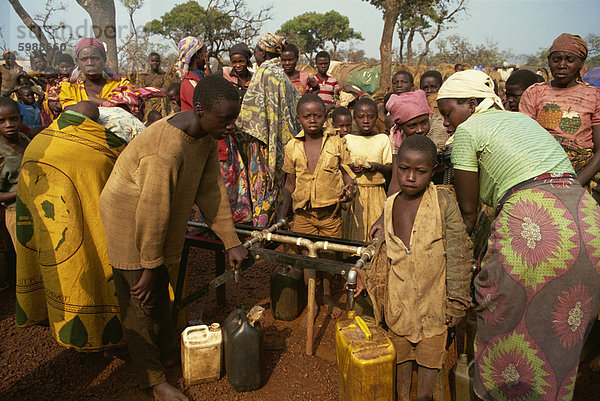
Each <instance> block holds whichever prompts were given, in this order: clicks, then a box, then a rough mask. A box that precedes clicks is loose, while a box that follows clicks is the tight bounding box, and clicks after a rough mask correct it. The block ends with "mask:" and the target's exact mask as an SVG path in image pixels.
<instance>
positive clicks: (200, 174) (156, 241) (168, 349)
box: [99, 75, 247, 400]
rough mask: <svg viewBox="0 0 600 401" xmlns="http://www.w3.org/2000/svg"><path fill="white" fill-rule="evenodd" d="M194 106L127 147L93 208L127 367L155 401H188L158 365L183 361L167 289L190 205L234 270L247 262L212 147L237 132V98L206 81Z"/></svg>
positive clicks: (221, 82) (222, 84) (219, 82)
mask: <svg viewBox="0 0 600 401" xmlns="http://www.w3.org/2000/svg"><path fill="white" fill-rule="evenodd" d="M193 104H194V110H189V111H184V112H181V113H178V114H175V115H173V116H172V117H170V118H164V119H162V120H160V121H158V122H157V123H155V124H153V125H152V126H150V127H149V128H148V129H146V130H145V131H144V132H142V133H141V134H140V135H138V137H137V138H136V140H135V141H132V142H131V143H130V144H129V145H128V146H127V148H125V150H124V151H123V153H121V155H120V157H119V158H118V160H117V162H116V164H115V167H114V169H113V171H112V173H111V176H110V178H109V179H108V182H107V183H106V186H105V187H104V190H103V191H102V195H101V196H100V202H99V208H100V215H101V217H102V223H103V225H104V230H105V233H106V245H107V251H108V257H109V259H110V263H111V265H112V266H113V274H114V280H115V288H116V292H117V298H118V300H119V306H120V309H121V319H122V324H123V327H124V329H125V335H126V338H127V345H128V347H129V352H130V355H131V359H132V361H133V364H134V368H135V370H136V373H137V376H138V380H139V382H140V384H141V385H142V386H143V387H151V388H152V389H153V393H154V396H155V397H156V398H158V399H160V400H187V398H186V397H185V396H184V395H183V394H182V393H181V392H180V391H179V390H178V389H176V388H175V387H173V386H172V385H170V384H169V383H168V382H167V381H166V378H165V374H164V369H163V365H162V363H163V362H164V363H165V364H167V363H168V362H171V363H173V362H174V360H176V358H177V356H178V355H179V342H178V335H177V332H176V330H175V323H174V322H173V321H172V320H171V318H170V314H171V311H170V308H169V280H176V279H177V269H178V266H179V263H178V262H179V258H180V256H181V252H182V250H183V243H184V238H185V228H186V224H187V219H188V216H189V211H190V209H191V208H192V205H193V204H194V203H196V204H197V205H198V207H199V208H200V211H201V212H202V216H203V217H204V220H205V221H206V222H207V224H208V225H209V226H210V227H211V229H212V230H213V231H214V232H215V233H216V234H217V235H218V236H219V238H221V240H222V241H223V244H224V246H225V249H227V250H228V255H229V263H230V264H231V265H232V266H234V268H238V267H239V266H240V264H241V262H242V260H243V259H244V258H245V257H246V255H247V251H246V249H245V248H244V247H242V246H241V244H240V241H239V239H238V237H237V234H236V232H235V228H234V226H233V220H232V218H231V209H230V208H229V200H228V198H227V193H226V192H225V187H224V186H223V179H222V178H221V172H220V171H219V162H218V155H217V140H218V139H221V138H223V137H224V136H225V135H229V134H231V133H233V131H234V128H235V119H236V118H237V116H238V113H239V111H240V103H239V95H238V91H237V89H236V88H235V87H233V85H231V83H230V82H228V81H227V80H225V79H224V78H223V77H221V76H218V75H209V76H207V77H205V78H203V79H202V80H200V81H199V82H198V85H197V86H196V88H195V89H194V94H193ZM169 268H171V269H170V270H171V271H169Z"/></svg>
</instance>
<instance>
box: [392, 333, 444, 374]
mask: <svg viewBox="0 0 600 401" xmlns="http://www.w3.org/2000/svg"><path fill="white" fill-rule="evenodd" d="M447 335H448V330H446V331H444V332H443V333H442V334H439V335H437V336H433V337H431V338H424V339H422V340H421V341H419V342H418V343H411V342H410V341H408V340H407V339H406V337H402V336H398V335H396V334H394V333H392V332H389V333H388V336H389V338H390V340H392V343H393V344H394V348H396V363H402V362H406V361H416V362H417V364H419V365H421V366H425V367H426V368H429V369H441V368H442V363H443V362H444V355H445V352H446V339H447Z"/></svg>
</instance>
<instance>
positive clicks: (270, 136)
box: [237, 33, 300, 227]
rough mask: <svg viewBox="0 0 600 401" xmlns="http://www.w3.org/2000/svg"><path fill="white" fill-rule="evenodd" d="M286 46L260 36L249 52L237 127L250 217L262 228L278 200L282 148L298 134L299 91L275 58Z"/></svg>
mask: <svg viewBox="0 0 600 401" xmlns="http://www.w3.org/2000/svg"><path fill="white" fill-rule="evenodd" d="M285 44H286V40H285V38H284V37H282V36H278V35H273V34H271V33H267V34H265V35H263V36H262V37H261V38H260V40H259V41H258V44H257V45H256V48H255V51H254V57H255V58H256V62H257V63H258V64H259V68H258V69H257V71H256V73H255V74H254V76H253V77H252V80H251V81H250V85H249V86H248V90H247V92H246V95H245V96H244V100H243V102H242V108H241V111H240V116H239V117H238V120H237V125H238V126H239V127H240V129H241V130H242V131H243V134H241V135H240V136H239V137H238V140H239V142H240V144H241V145H243V147H244V150H243V151H242V154H243V155H245V156H246V161H247V167H248V179H249V182H250V199H251V201H252V209H253V210H252V220H253V223H254V225H255V226H261V227H265V226H268V225H269V224H270V223H271V222H272V221H273V219H274V218H275V216H276V214H277V213H276V212H277V210H278V208H279V204H280V203H281V200H282V193H281V188H282V186H283V182H284V174H283V170H282V168H283V156H284V152H283V147H284V146H285V144H286V143H287V142H288V141H289V140H290V139H292V138H293V137H294V136H295V135H296V133H297V132H298V127H297V125H296V124H297V122H296V105H297V103H298V100H299V98H300V93H299V92H298V90H296V87H295V86H294V84H292V82H291V81H290V80H289V79H288V78H287V76H286V75H285V72H284V70H283V67H282V66H281V59H280V58H279V56H280V54H281V51H282V50H283V48H284V46H285Z"/></svg>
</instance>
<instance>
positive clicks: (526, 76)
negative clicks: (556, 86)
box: [506, 70, 544, 111]
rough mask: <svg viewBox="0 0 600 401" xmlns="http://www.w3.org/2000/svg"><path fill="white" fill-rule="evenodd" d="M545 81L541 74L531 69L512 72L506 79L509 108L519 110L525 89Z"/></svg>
mask: <svg viewBox="0 0 600 401" xmlns="http://www.w3.org/2000/svg"><path fill="white" fill-rule="evenodd" d="M538 82H544V78H542V76H541V75H537V74H535V73H534V72H533V71H529V70H518V71H515V72H513V73H512V75H511V76H510V77H508V79H507V80H506V104H507V105H508V107H507V108H506V109H507V110H510V111H519V103H520V102H521V96H522V95H523V92H525V89H527V88H529V87H530V86H531V85H533V84H537V83H538Z"/></svg>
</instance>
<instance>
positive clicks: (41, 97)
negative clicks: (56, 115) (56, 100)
mask: <svg viewBox="0 0 600 401" xmlns="http://www.w3.org/2000/svg"><path fill="white" fill-rule="evenodd" d="M31 91H32V92H33V93H35V94H36V95H37V96H38V102H39V103H40V104H41V103H42V102H43V101H44V98H45V97H46V95H45V94H44V92H42V91H41V90H40V88H38V87H37V86H35V85H33V86H32V87H31Z"/></svg>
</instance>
